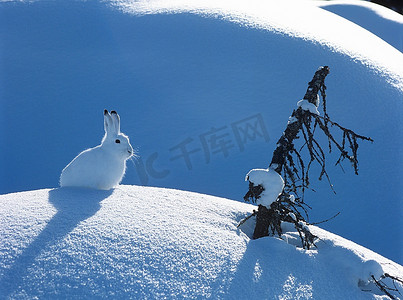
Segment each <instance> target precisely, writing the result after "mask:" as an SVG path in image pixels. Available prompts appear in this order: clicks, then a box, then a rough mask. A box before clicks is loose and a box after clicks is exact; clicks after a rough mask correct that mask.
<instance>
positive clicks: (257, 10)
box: [0, 0, 403, 264]
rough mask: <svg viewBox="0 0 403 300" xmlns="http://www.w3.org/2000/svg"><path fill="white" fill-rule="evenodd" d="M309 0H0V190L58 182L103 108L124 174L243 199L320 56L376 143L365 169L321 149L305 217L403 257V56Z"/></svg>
mask: <svg viewBox="0 0 403 300" xmlns="http://www.w3.org/2000/svg"><path fill="white" fill-rule="evenodd" d="M290 3H291V4H292V7H293V8H294V9H290ZM309 3H310V2H305V1H291V2H288V1H259V0H253V1H249V0H248V1H207V0H206V1H22V2H21V1H1V2H0V51H1V54H0V105H1V109H2V111H3V114H2V117H1V118H0V125H1V127H0V128H1V129H0V193H2V194H4V193H9V192H18V191H23V190H34V189H41V188H45V187H49V188H54V187H57V186H58V179H59V175H60V172H61V170H62V169H63V168H64V167H65V166H66V164H67V163H68V162H69V161H71V159H72V158H73V157H74V156H75V155H77V154H78V153H79V152H80V151H82V150H84V149H86V148H89V147H93V146H96V145H97V144H99V143H100V141H101V138H102V135H103V127H102V126H103V124H102V112H103V110H104V109H105V108H106V109H110V110H111V109H114V110H117V111H118V112H119V114H120V116H121V117H122V131H123V132H124V133H125V134H127V135H128V136H129V137H130V138H131V141H132V144H133V146H134V147H135V148H136V149H137V151H138V154H139V155H140V158H139V159H138V160H135V161H134V164H131V163H130V164H129V165H128V169H127V174H126V176H125V178H124V181H123V183H124V184H130V185H132V184H137V185H149V186H158V187H169V188H175V189H180V190H189V191H195V192H200V193H203V194H210V195H216V196H220V197H225V198H229V199H234V200H242V197H243V195H244V194H245V192H246V190H247V184H246V183H245V182H244V176H245V175H246V173H247V172H248V171H249V170H250V169H252V168H265V167H267V165H268V163H269V160H270V158H271V154H272V152H273V150H274V148H275V143H276V141H277V139H278V138H279V137H280V135H281V133H282V130H284V127H285V124H286V122H287V119H288V117H289V115H290V113H291V111H292V109H293V108H294V107H295V105H296V102H297V101H298V100H300V99H301V97H302V96H303V94H304V93H305V91H306V87H307V82H308V81H309V80H310V79H311V78H312V75H313V73H314V72H315V70H316V69H317V68H318V67H319V66H321V65H329V66H330V70H331V73H330V75H329V76H328V78H327V79H326V84H327V87H328V89H327V93H328V110H329V114H330V115H331V117H333V118H334V119H335V120H336V121H337V122H339V123H340V124H343V125H344V126H346V127H348V128H351V129H354V130H355V131H356V132H357V133H360V134H363V135H368V136H370V137H372V138H373V139H374V140H375V142H374V143H373V144H369V143H368V144H363V145H361V146H360V154H359V161H360V175H359V176H354V175H352V174H351V172H350V171H351V170H349V166H348V165H346V166H344V168H345V169H346V173H343V171H342V170H340V169H339V168H331V165H332V164H333V162H335V161H336V160H337V158H338V157H337V156H336V157H332V156H330V157H329V162H328V165H329V173H330V176H331V178H332V182H333V184H334V185H335V190H336V192H337V194H336V195H333V193H332V192H331V190H330V189H329V188H328V186H327V184H326V183H314V186H313V188H315V190H316V191H317V193H311V194H309V195H307V199H309V204H310V205H311V206H312V207H313V210H312V212H311V214H310V216H311V221H312V222H315V221H321V220H323V219H326V218H328V217H330V216H332V215H334V214H335V213H337V212H339V211H340V212H341V214H340V215H339V217H337V218H336V219H334V220H332V222H328V223H325V224H323V227H324V228H325V229H327V230H329V231H331V232H334V233H337V234H339V235H342V236H343V237H345V238H348V239H350V240H353V241H354V242H357V243H359V244H361V245H364V246H365V247H367V248H369V249H372V250H374V251H376V252H378V253H381V254H382V255H384V256H385V257H388V258H390V259H392V260H394V261H396V262H399V263H400V264H401V263H403V257H402V252H401V249H402V243H401V241H402V239H403V233H402V228H403V221H402V220H403V218H401V212H402V209H403V208H402V196H401V190H402V186H403V184H402V178H403V176H402V172H401V170H402V163H403V162H402V158H401V157H402V156H401V150H400V149H402V147H403V144H402V143H403V142H402V139H401V132H402V129H403V123H402V121H401V120H402V117H401V116H402V114H401V112H402V111H403V101H402V99H403V79H402V78H403V73H402V70H403V54H402V53H401V52H400V51H398V50H397V49H396V48H395V47H393V46H391V45H390V44H388V43H387V42H386V41H388V39H386V38H385V39H384V40H382V39H381V38H380V37H378V36H376V35H374V34H372V33H370V32H369V31H368V30H366V29H364V28H362V27H360V26H359V25H357V24H359V22H356V23H357V24H354V23H352V22H350V21H348V20H346V19H345V18H343V17H341V16H338V15H335V14H333V13H331V12H329V11H326V10H324V9H322V8H319V7H317V6H316V4H309ZM329 9H330V8H329ZM375 9H376V8H375ZM340 15H341V14H340ZM401 18H402V17H401V16H400V19H399V20H401ZM376 20H377V21H376V22H377V24H375V25H380V24H384V21H385V20H384V19H381V18H380V19H376ZM399 20H398V21H394V22H395V23H394V24H395V25H396V24H400V23H399V22H401V21H399ZM378 22H379V23H378ZM318 24H319V25H318ZM378 27H379V26H378ZM378 34H380V35H381V34H382V33H378ZM397 35H399V33H397ZM393 40H394V41H395V40H399V36H398V37H397V38H396V39H393ZM400 40H401V39H400ZM212 141H216V143H214V142H212ZM323 142H324V143H326V140H324V141H323ZM218 145H224V146H223V147H221V146H218Z"/></svg>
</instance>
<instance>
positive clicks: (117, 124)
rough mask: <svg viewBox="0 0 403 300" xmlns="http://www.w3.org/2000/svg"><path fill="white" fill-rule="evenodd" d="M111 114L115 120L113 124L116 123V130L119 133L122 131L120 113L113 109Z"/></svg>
mask: <svg viewBox="0 0 403 300" xmlns="http://www.w3.org/2000/svg"><path fill="white" fill-rule="evenodd" d="M111 116H112V120H113V124H114V125H115V131H116V133H117V134H119V133H120V117H119V115H118V113H117V112H116V111H114V110H112V111H111Z"/></svg>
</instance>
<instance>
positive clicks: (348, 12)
mask: <svg viewBox="0 0 403 300" xmlns="http://www.w3.org/2000/svg"><path fill="white" fill-rule="evenodd" d="M313 3H314V4H316V5H317V6H319V7H321V8H323V9H326V10H327V11H330V12H333V13H335V14H337V15H339V16H341V17H343V18H346V19H347V20H350V21H352V22H354V23H356V24H357V25H360V26H361V27H363V28H365V29H367V30H368V31H370V32H372V33H373V34H375V35H377V36H378V37H380V38H381V39H383V40H385V41H386V42H388V43H389V44H390V45H392V46H393V47H395V48H396V49H398V50H400V51H401V52H402V51H403V39H402V36H403V17H402V15H400V14H398V13H397V12H394V11H393V10H391V9H388V8H386V7H383V6H381V5H378V4H376V3H372V2H369V1H359V0H349V1H343V0H335V1H314V2H313Z"/></svg>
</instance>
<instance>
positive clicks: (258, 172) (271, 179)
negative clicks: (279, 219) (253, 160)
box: [245, 169, 284, 207]
mask: <svg viewBox="0 0 403 300" xmlns="http://www.w3.org/2000/svg"><path fill="white" fill-rule="evenodd" d="M248 180H249V182H252V183H254V184H255V185H256V186H257V185H261V186H262V187H263V188H264V191H263V192H262V193H261V194H260V198H259V199H258V201H257V203H258V204H261V205H264V206H266V207H269V206H270V204H272V203H273V202H274V201H276V199H277V197H278V196H279V195H280V194H281V193H282V191H283V189H284V180H283V178H282V177H281V176H280V174H278V173H277V172H275V171H273V170H272V171H270V169H253V170H250V171H249V173H248V174H247V175H246V177H245V181H248Z"/></svg>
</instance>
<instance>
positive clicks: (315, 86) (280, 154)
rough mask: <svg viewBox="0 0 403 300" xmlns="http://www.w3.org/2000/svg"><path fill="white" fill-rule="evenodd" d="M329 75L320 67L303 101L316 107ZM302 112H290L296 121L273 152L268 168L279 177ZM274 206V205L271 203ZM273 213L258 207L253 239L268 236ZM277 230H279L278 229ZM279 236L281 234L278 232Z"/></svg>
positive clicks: (298, 129)
mask: <svg viewBox="0 0 403 300" xmlns="http://www.w3.org/2000/svg"><path fill="white" fill-rule="evenodd" d="M328 74H329V67H327V66H324V67H320V68H319V69H318V70H317V71H316V72H315V75H314V76H313V79H312V80H311V81H310V82H309V84H308V89H307V91H306V93H305V96H304V100H307V101H308V102H309V103H312V104H314V105H315V106H316V107H318V105H319V101H318V93H319V91H320V89H321V87H323V86H324V80H325V78H326V76H327V75H328ZM304 112H305V111H304V110H302V108H301V107H299V108H298V109H295V110H294V111H293V112H292V115H291V117H292V118H294V119H296V121H295V122H290V123H289V124H288V125H287V128H286V129H285V131H284V132H283V135H282V136H281V138H280V139H279V140H278V142H277V148H276V149H275V150H274V152H273V158H272V160H271V163H270V168H271V169H272V170H274V171H276V172H277V173H278V174H280V175H281V171H282V169H283V165H284V162H285V159H286V155H287V154H288V153H289V152H290V150H291V149H293V147H294V145H293V141H294V140H295V138H296V137H297V135H298V132H299V131H300V130H301V128H302V122H301V121H300V119H301V118H303V117H304V115H305V114H304ZM273 204H274V203H273ZM274 215H276V214H275V211H274V207H273V205H271V206H270V207H269V208H267V207H265V206H263V205H259V207H258V211H257V213H256V226H255V231H254V233H253V238H254V239H258V238H261V237H264V236H267V235H269V230H268V226H269V223H270V216H274ZM277 227H279V226H277ZM278 230H281V229H280V228H279V229H278ZM278 233H279V234H281V232H278Z"/></svg>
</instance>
